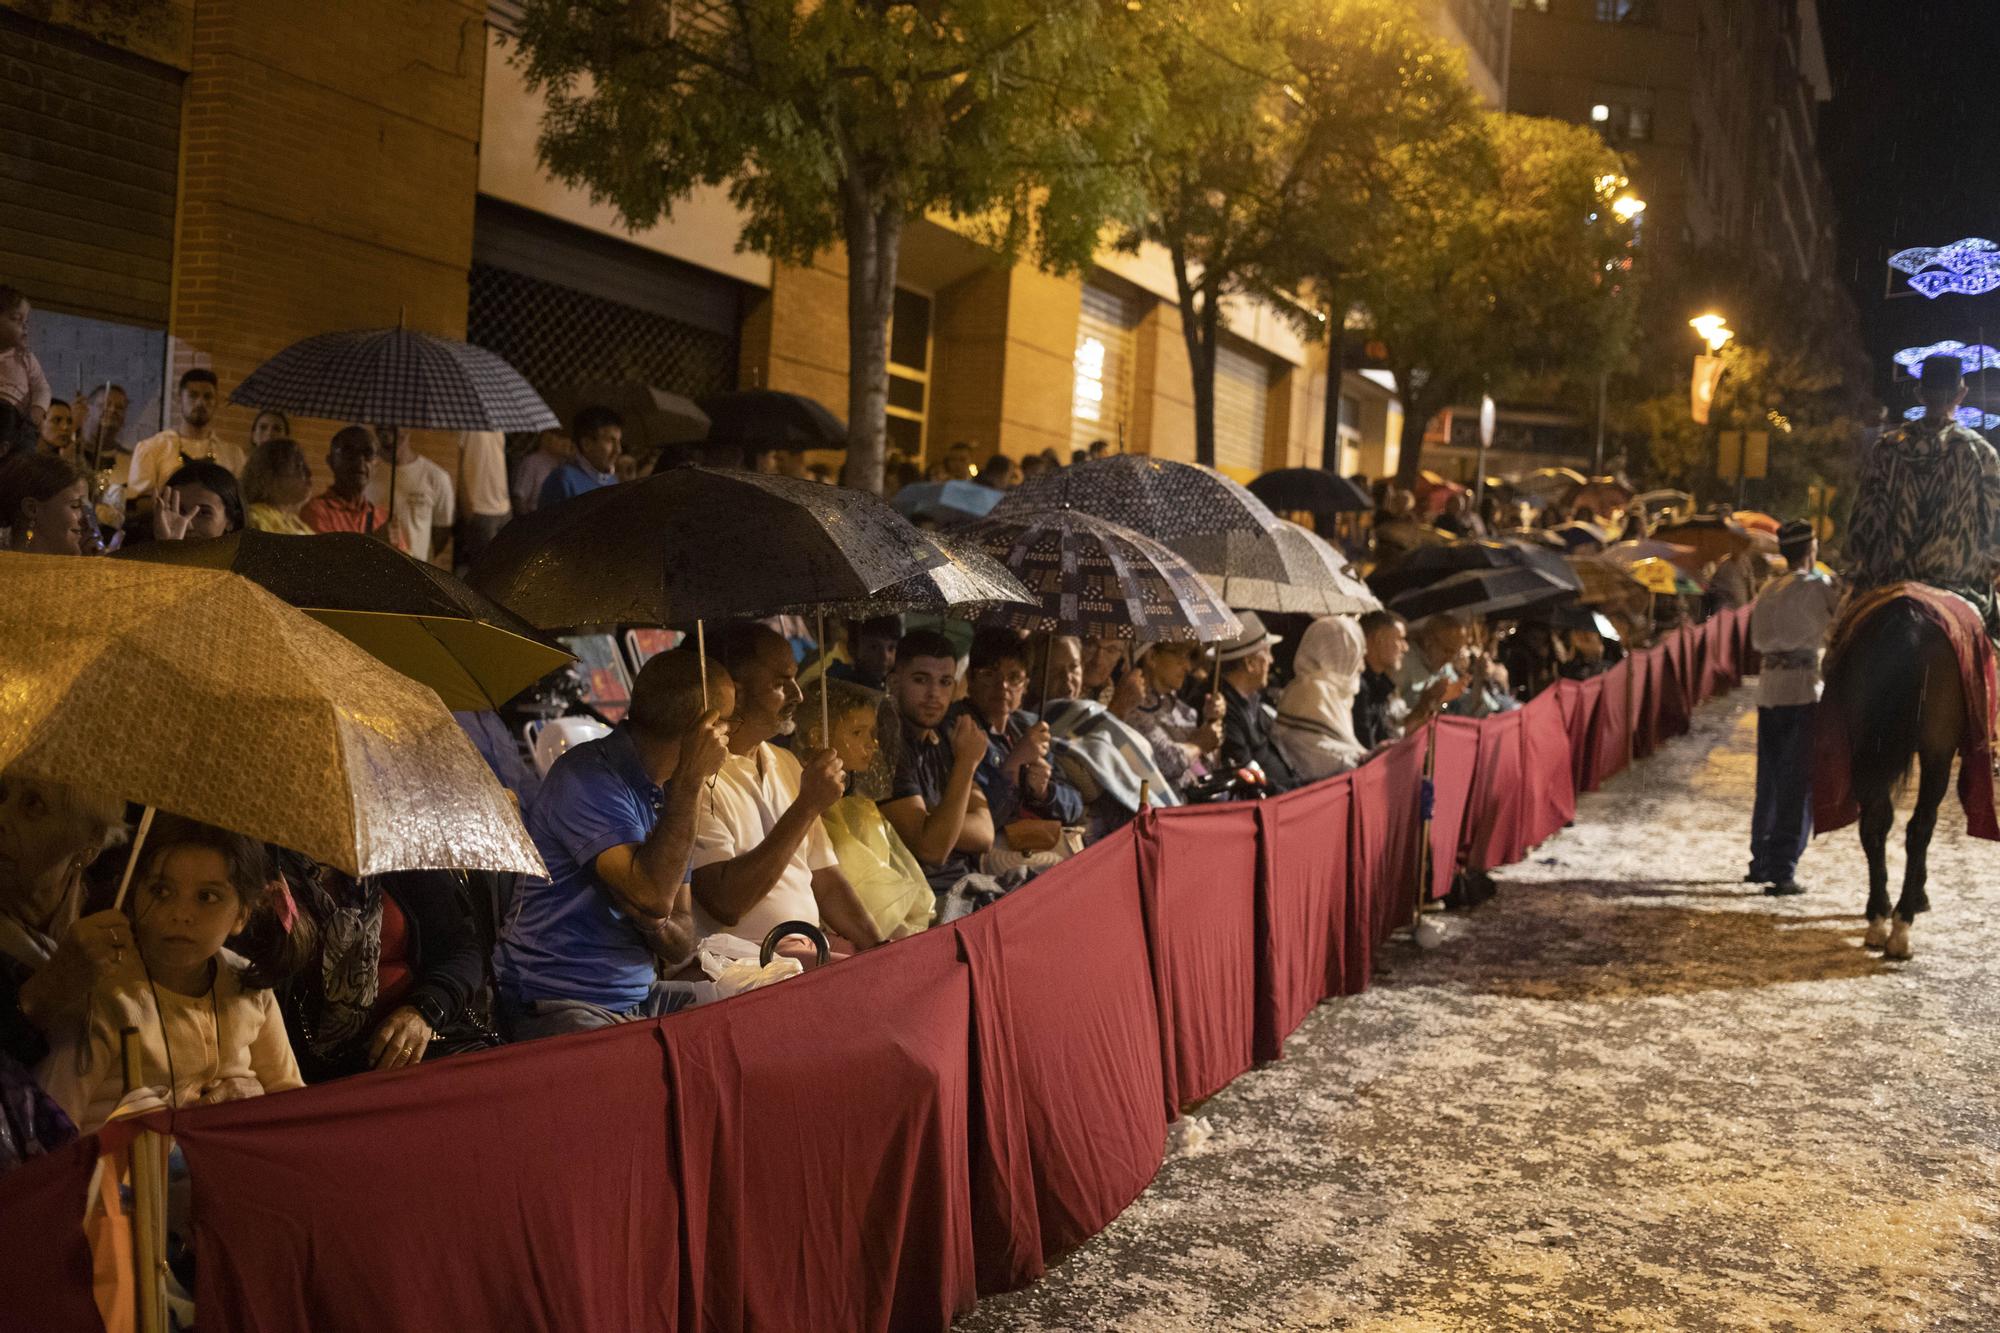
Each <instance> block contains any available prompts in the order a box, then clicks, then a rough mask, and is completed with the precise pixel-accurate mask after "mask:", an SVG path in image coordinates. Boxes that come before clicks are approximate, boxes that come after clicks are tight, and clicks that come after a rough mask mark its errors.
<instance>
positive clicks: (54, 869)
mask: <svg viewBox="0 0 2000 1333" xmlns="http://www.w3.org/2000/svg"><path fill="white" fill-rule="evenodd" d="M124 813H125V812H124V808H123V807H122V806H121V805H120V804H119V803H118V802H116V801H108V800H104V799H102V798H94V797H90V796H85V795H84V794H82V793H81V792H77V791H74V790H72V789H70V788H68V787H64V786H60V785H58V784H55V783H50V782H36V781H33V780H31V779H28V778H22V777H17V776H14V775H12V774H0V1050H4V1051H5V1052H6V1054H8V1055H11V1056H13V1057H14V1058H15V1059H16V1060H19V1061H20V1062H21V1063H22V1064H24V1065H32V1064H34V1063H35V1062H36V1061H38V1060H40V1059H41V1058H42V1057H43V1056H44V1055H46V1054H47V1053H48V1052H47V1043H46V1042H45V1041H44V1039H43V1031H44V1029H45V1028H47V1027H48V1026H50V1025H51V1024H52V1023H53V1022H54V1021H55V1020H56V1019H57V1018H59V1017H61V1016H62V1015H64V1014H67V1013H70V1012H72V1011H74V1010H77V1009H79V1008H80V1007H81V1005H82V1004H83V1001H84V1000H85V998H86V997H87V996H88V995H89V994H90V990H91V987H92V986H93V985H95V984H96V982H97V981H98V979H99V973H100V972H101V971H102V970H104V969H105V968H108V967H111V966H114V965H116V964H117V963H119V962H121V961H124V960H125V959H127V958H130V957H131V952H130V949H131V942H132V941H131V932H130V930H129V928H128V927H127V923H126V922H125V918H124V917H123V916H121V915H119V914H118V913H116V912H99V913H97V914H95V915H93V916H90V917H85V918H83V919H82V920H78V918H77V912H78V910H79V908H80V906H81V905H82V902H83V873H84V871H85V870H86V869H88V868H89V866H90V863H91V862H92V861H95V860H96V859H97V857H98V855H99V854H100V853H101V852H103V851H104V849H105V848H106V847H109V846H110V845H111V844H112V843H113V842H115V841H117V840H118V839H119V838H121V837H123V835H124V832H125V821H124Z"/></svg>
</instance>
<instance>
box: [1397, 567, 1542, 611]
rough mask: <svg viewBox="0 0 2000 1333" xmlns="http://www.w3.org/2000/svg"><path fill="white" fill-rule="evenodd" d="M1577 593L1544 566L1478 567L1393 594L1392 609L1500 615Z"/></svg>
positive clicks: (1527, 608)
mask: <svg viewBox="0 0 2000 1333" xmlns="http://www.w3.org/2000/svg"><path fill="white" fill-rule="evenodd" d="M1575 596H1576V589H1574V588H1572V587H1570V586H1568V585H1566V584H1563V583H1559V582H1557V581H1556V580H1555V579H1552V578H1550V577H1549V576H1548V575H1546V574H1543V573H1542V572H1541V571H1540V570H1535V569H1526V568H1515V569H1475V570H1468V571H1467V572H1465V573H1463V574H1453V575H1452V576H1451V577H1450V578H1448V579H1445V580H1444V581H1443V582H1441V583H1434V584H1432V585H1431V586H1429V587H1427V588H1415V589H1412V590H1411V591H1409V592H1406V593H1403V594H1402V595H1401V596H1399V597H1395V598H1392V599H1391V600H1390V602H1389V609H1390V610H1391V611H1394V612H1395V613H1396V614H1397V615H1399V616H1402V617H1404V618H1405V619H1407V620H1422V619H1423V618H1424V617H1426V616H1435V615H1443V614H1446V613H1451V614H1454V615H1461V616H1496V615H1505V614H1507V613H1509V612H1516V611H1525V610H1529V609H1530V608H1533V607H1539V606H1553V605H1555V604H1557V603H1559V602H1562V601H1564V600H1566V599H1569V598H1572V597H1575Z"/></svg>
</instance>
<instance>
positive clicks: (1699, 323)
mask: <svg viewBox="0 0 2000 1333" xmlns="http://www.w3.org/2000/svg"><path fill="white" fill-rule="evenodd" d="M1688 327H1690V328H1692V329H1693V330H1694V331H1695V332H1696V333H1699V334H1700V335H1701V338H1702V341H1703V342H1705V343H1707V344H1708V350H1709V351H1710V352H1711V353H1714V352H1719V351H1721V350H1722V347H1723V344H1725V343H1727V342H1728V341H1729V340H1730V339H1731V338H1734V337H1735V336H1736V331H1735V330H1734V329H1732V328H1730V327H1729V319H1728V317H1727V316H1725V315H1716V314H1707V315H1696V316H1695V317H1694V318H1693V319H1691V320H1689V321H1688Z"/></svg>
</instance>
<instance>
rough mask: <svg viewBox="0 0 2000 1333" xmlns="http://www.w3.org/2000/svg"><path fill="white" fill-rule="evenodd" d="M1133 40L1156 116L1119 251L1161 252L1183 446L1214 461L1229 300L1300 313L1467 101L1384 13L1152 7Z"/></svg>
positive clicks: (1460, 128) (1309, 5) (1455, 61)
mask: <svg viewBox="0 0 2000 1333" xmlns="http://www.w3.org/2000/svg"><path fill="white" fill-rule="evenodd" d="M1157 13H1158V15H1159V17H1160V19H1161V20H1162V21H1161V22H1160V25H1159V27H1158V30H1157V31H1156V32H1155V33H1154V35H1153V36H1152V38H1151V39H1150V40H1149V41H1148V43H1147V51H1148V52H1149V54H1150V57H1151V59H1152V60H1153V61H1154V62H1156V68H1157V70H1158V78H1159V82H1160V84H1161V86H1162V87H1164V88H1165V89H1166V97H1167V105H1166V108H1165V111H1164V113H1163V114H1162V115H1160V116H1159V117H1158V118H1157V119H1156V120H1155V122H1154V134H1153V137H1152V139H1151V140H1150V141H1149V143H1148V145H1147V151H1146V152H1145V153H1144V154H1143V155H1142V157H1141V159H1140V162H1141V165H1140V168H1139V170H1140V178H1141V181H1142V183H1143V188H1144V191H1145V196H1146V200H1147V204H1146V212H1145V216H1144V219H1143V221H1142V223H1141V224H1140V225H1139V226H1137V227H1135V228H1134V229H1132V231H1131V233H1130V234H1129V235H1128V236H1127V237H1126V238H1125V239H1126V242H1127V243H1128V244H1136V243H1138V242H1140V241H1153V242H1157V243H1158V244H1160V245H1161V246H1163V247H1164V248H1165V249H1166V250H1167V252H1168V255H1169V256H1170V258H1171V260H1172V263H1173V269H1174V278H1175V283H1176V287H1177V289H1178V297H1179V305H1180V311H1181V327H1182V331H1183V335H1184V337H1185V339H1186V342H1187V350H1188V360H1189V362H1190V364H1191V366H1192V368H1193V372H1194V405H1195V445H1196V454H1197V457H1198V458H1199V459H1200V461H1202V462H1204V463H1212V462H1213V461H1214V458H1215V395H1214V379H1215V357H1216V350H1217V347H1218V345H1219V340H1220V338H1221V334H1222V326H1223V316H1224V312H1225V308H1226V306H1227V304H1228V303H1229V302H1230V301H1231V300H1232V299H1233V298H1238V297H1242V296H1250V295H1254V296H1260V297H1263V298H1265V299H1268V300H1271V301H1273V302H1274V303H1276V304H1278V305H1279V306H1280V307H1281V308H1290V309H1292V310H1295V311H1304V312H1306V313H1307V314H1308V316H1309V318H1308V319H1307V320H1306V321H1305V322H1306V323H1307V324H1308V327H1309V328H1310V330H1311V331H1312V332H1313V333H1315V334H1317V333H1319V332H1321V331H1322V329H1323V323H1322V320H1323V311H1322V310H1320V309H1319V308H1318V307H1317V306H1316V305H1315V304H1314V298H1313V297H1312V296H1311V295H1310V294H1309V293H1310V292H1311V291H1318V290H1321V289H1329V288H1331V287H1332V286H1333V285H1335V284H1337V283H1339V282H1341V281H1344V280H1346V279H1347V278H1348V276H1349V275H1351V273H1352V272H1353V271H1354V270H1355V269H1357V268H1359V267H1360V266H1361V265H1362V264H1363V263H1365V262H1366V258H1367V255H1368V253H1369V252H1370V250H1371V249H1372V246H1373V241H1374V236H1373V224H1374V222H1375V220H1376V219H1377V218H1378V217H1379V216H1381V210H1380V209H1379V208H1378V202H1379V201H1380V200H1381V199H1382V198H1383V197H1385V196H1386V195H1388V194H1389V193H1390V192H1392V191H1393V190H1394V188H1395V182H1396V181H1397V179H1398V178H1399V177H1400V176H1401V175H1402V174H1404V173H1407V172H1408V171H1409V170H1410V169H1411V168H1412V166H1413V165H1414V164H1415V163H1416V162H1417V161H1419V160H1421V159H1424V158H1426V157H1427V156H1429V155H1430V154H1431V153H1433V152H1434V151H1435V150H1436V149H1437V147H1438V146H1440V145H1451V144H1453V143H1454V142H1456V141H1458V140H1460V139H1462V137H1463V133H1464V130H1465V128H1466V127H1467V126H1469V125H1470V124H1471V123H1472V122H1473V121H1474V119H1475V115H1476V112H1475V106H1476V103H1475V99H1474V95H1473V93H1472V90H1471V88H1470V85H1469V84H1468V82H1467V80H1466V78H1465V73H1464V66H1463V62H1462V58H1461V57H1460V56H1459V55H1458V54H1457V53H1456V52H1455V51H1453V50H1451V49H1450V48H1449V47H1448V46H1446V45H1445V44H1444V43H1443V42H1442V41H1440V40H1439V39H1438V38H1437V37H1435V36H1434V35H1432V34H1431V33H1430V31H1429V30H1428V29H1426V28H1424V27H1423V26H1422V25H1421V24H1420V23H1418V22H1417V21H1416V20H1415V19H1414V18H1413V17H1412V16H1411V14H1410V13H1409V10H1408V7H1407V6H1406V5H1401V4H1395V3H1389V2H1388V0H1264V2H1263V3H1260V4H1255V5H1237V4H1223V3H1213V4H1204V5H1190V6H1186V7H1175V8H1163V9H1160V10H1158V11H1157Z"/></svg>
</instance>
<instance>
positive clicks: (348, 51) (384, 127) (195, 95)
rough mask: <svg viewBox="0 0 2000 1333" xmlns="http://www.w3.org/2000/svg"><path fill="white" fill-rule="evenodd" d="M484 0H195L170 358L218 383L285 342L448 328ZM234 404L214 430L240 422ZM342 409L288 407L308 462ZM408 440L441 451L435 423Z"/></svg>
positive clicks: (448, 450) (435, 453) (457, 325)
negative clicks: (302, 413)
mask: <svg viewBox="0 0 2000 1333" xmlns="http://www.w3.org/2000/svg"><path fill="white" fill-rule="evenodd" d="M483 18H484V6H483V5H480V4H476V3H470V2H469V0H337V2H335V0H321V2H320V3H299V4H291V3H285V4H277V3H260V2H259V0H196V3H195V5H194V25H193V55H192V62H191V69H190V73H189V77H188V84H187V93H186V98H185V107H186V110H185V121H184V129H183V133H182V143H181V156H182V165H181V209H180V222H179V227H178V238H177V244H176V263H175V273H174V298H173V320H172V327H171V333H172V334H173V338H174V346H173V359H174V371H175V373H176V374H178V372H179V371H180V370H182V369H185V368H186V367H188V366H191V365H206V366H210V367H212V368H213V369H214V370H215V371H216V373H217V375H218V376H220V378H221V380H222V383H223V389H224V392H225V394H226V393H227V392H228V390H229V389H230V388H232V387H233V386H234V385H235V384H236V383H237V382H238V381H239V380H241V379H242V377H243V376H244V375H245V374H247V373H248V372H249V371H250V370H252V369H253V368H255V367H256V366H257V365H258V364H259V363H260V362H262V361H263V360H264V359H266V358H267V357H269V356H270V355H271V354H273V353H274V352H276V351H278V350H279V349H281V348H283V347H284V346H286V345H287V344H289V343H291V342H294V341H296V340H298V339H300V338H304V337H307V336H309V335H311V334H314V333H323V332H327V331H330V330H334V329H345V328H362V327H381V326H386V325H392V324H394V323H395V322H396V320H397V318H398V316H399V315H401V316H402V317H404V318H406V319H407V320H408V322H409V324H410V326H411V327H413V328H418V329H423V330H425V331H427V332H431V333H439V334H444V335H447V336H450V337H462V336H463V335H464V332H465V304H466V271H467V269H468V268H469V266H470V264H471V258H472V219H473V201H474V196H475V191H476V186H477V172H478V144H479V125H480V99H481V94H482V88H483V83H484V75H485V63H484V61H485V30H484V27H483ZM252 416H253V413H252V412H250V411H249V410H248V409H244V408H237V407H229V408H225V409H224V411H223V412H222V414H221V419H220V422H219V425H220V428H221V430H222V431H223V432H224V433H225V434H227V435H230V436H232V437H234V438H237V439H243V438H245V437H247V435H248V432H249V428H250V422H251V418H252ZM340 424H342V423H338V422H324V421H311V422H307V421H295V422H294V429H295V431H296V433H297V434H298V435H299V436H300V437H301V440H302V442H304V443H306V445H307V450H306V452H307V454H308V456H309V457H312V458H314V461H315V463H316V465H317V464H318V463H319V462H320V458H319V455H321V454H322V453H323V446H324V443H325V441H326V440H327V438H328V437H329V436H330V435H331V434H332V432H333V431H334V430H335V429H337V428H338V426H339V425H340ZM418 445H419V447H420V448H421V449H423V450H424V451H425V452H426V453H429V454H430V455H431V456H432V457H434V458H436V459H437V460H438V461H439V462H441V463H443V464H445V465H446V466H447V467H450V468H453V469H454V470H455V467H456V441H455V437H453V436H449V435H440V436H431V437H420V438H419V441H418Z"/></svg>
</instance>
